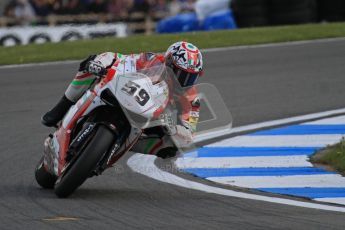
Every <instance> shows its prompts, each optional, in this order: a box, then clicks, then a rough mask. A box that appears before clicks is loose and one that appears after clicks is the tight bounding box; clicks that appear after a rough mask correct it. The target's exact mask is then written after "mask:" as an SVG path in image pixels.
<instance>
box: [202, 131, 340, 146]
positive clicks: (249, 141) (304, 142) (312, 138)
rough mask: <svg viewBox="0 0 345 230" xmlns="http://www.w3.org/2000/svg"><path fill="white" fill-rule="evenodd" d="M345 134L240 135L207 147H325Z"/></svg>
mask: <svg viewBox="0 0 345 230" xmlns="http://www.w3.org/2000/svg"><path fill="white" fill-rule="evenodd" d="M343 136H345V135H342V134H329V135H328V134H327V135H324V134H322V135H276V136H238V137H234V138H230V139H226V140H222V141H219V142H216V143H213V144H211V145H208V146H207V147H325V146H327V145H331V144H335V143H337V142H339V141H340V140H341V138H342V137H343Z"/></svg>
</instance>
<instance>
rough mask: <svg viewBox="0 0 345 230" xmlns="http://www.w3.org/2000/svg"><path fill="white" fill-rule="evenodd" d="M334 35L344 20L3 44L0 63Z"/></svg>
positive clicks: (342, 33) (340, 33)
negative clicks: (180, 42)
mask: <svg viewBox="0 0 345 230" xmlns="http://www.w3.org/2000/svg"><path fill="white" fill-rule="evenodd" d="M335 37H345V23H330V24H308V25H300V26H282V27H264V28H253V29H239V30H233V31H217V32H195V33H183V34H173V35H152V36H145V35H136V36H131V37H128V38H106V39H98V40H83V41H75V42H64V43H59V44H43V45H27V46H18V47H7V48H4V47H3V48H0V65H6V64H23V63H36V62H47V61H60V60H75V59H82V58H84V57H86V56H87V55H89V54H92V53H100V52H104V51H116V52H122V53H136V52H141V51H153V52H159V51H164V50H165V49H166V48H167V47H168V45H170V44H171V43H173V42H175V41H177V40H186V41H189V42H192V43H195V44H196V45H197V46H198V47H200V48H215V47H228V46H238V45H253V44H264V43H275V42H287V41H301V40H312V39H320V38H335Z"/></svg>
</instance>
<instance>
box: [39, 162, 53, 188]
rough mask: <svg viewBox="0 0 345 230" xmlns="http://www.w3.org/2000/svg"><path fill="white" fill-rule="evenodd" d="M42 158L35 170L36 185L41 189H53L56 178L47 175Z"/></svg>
mask: <svg viewBox="0 0 345 230" xmlns="http://www.w3.org/2000/svg"><path fill="white" fill-rule="evenodd" d="M43 159H44V156H42V158H41V160H40V161H39V163H38V165H37V167H36V169H35V178H36V181H37V183H38V184H39V185H40V186H41V187H42V188H47V189H53V188H54V185H55V181H56V179H57V177H56V176H55V175H52V174H51V173H49V172H48V171H47V170H46V168H45V167H44V164H43Z"/></svg>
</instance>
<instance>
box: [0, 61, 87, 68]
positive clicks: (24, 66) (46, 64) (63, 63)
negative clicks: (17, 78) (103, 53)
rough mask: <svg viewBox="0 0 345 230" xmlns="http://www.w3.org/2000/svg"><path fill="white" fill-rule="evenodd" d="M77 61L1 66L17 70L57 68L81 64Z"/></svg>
mask: <svg viewBox="0 0 345 230" xmlns="http://www.w3.org/2000/svg"><path fill="white" fill-rule="evenodd" d="M79 62H80V60H79V61H77V60H70V61H55V62H43V63H29V64H19V65H4V66H0V70H1V69H16V68H31V67H36V66H38V67H39V66H50V65H52V66H56V65H69V64H77V63H79Z"/></svg>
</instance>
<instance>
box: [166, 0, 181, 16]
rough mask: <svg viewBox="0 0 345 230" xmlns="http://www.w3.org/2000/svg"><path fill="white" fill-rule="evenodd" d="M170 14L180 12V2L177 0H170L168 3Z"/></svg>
mask: <svg viewBox="0 0 345 230" xmlns="http://www.w3.org/2000/svg"><path fill="white" fill-rule="evenodd" d="M168 9H169V13H170V15H176V14H179V13H180V12H181V2H180V1H179V0H171V1H170V3H169V4H168Z"/></svg>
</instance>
